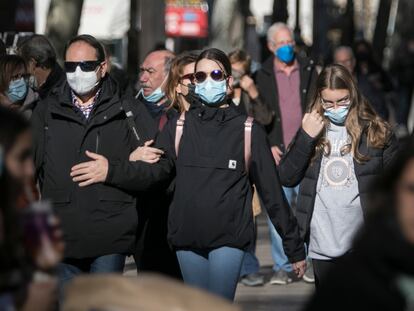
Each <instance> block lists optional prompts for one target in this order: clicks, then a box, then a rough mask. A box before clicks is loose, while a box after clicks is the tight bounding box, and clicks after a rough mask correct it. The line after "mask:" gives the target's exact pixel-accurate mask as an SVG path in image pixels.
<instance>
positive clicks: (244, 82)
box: [240, 75, 259, 99]
mask: <svg viewBox="0 0 414 311" xmlns="http://www.w3.org/2000/svg"><path fill="white" fill-rule="evenodd" d="M240 87H241V88H242V89H243V90H244V91H245V92H247V93H248V94H249V96H250V98H252V99H256V98H257V97H258V96H259V92H258V91H257V88H256V85H255V84H254V81H253V79H252V78H250V77H249V76H248V75H244V76H243V77H241V79H240Z"/></svg>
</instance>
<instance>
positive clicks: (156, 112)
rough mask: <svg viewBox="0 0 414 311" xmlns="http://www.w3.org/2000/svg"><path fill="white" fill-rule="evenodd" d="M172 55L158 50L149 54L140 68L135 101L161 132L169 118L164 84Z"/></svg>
mask: <svg viewBox="0 0 414 311" xmlns="http://www.w3.org/2000/svg"><path fill="white" fill-rule="evenodd" d="M173 58H174V53H172V52H171V51H168V50H158V51H153V52H151V53H149V54H148V55H147V56H146V57H145V59H144V62H143V63H142V65H141V66H140V74H139V83H140V90H139V92H138V94H137V99H138V100H139V101H140V102H142V103H143V104H144V105H145V107H147V109H148V111H149V112H150V114H151V116H152V117H153V118H154V120H155V121H156V123H157V124H158V128H159V129H160V130H161V129H162V128H163V127H164V125H165V124H166V123H167V121H168V119H169V118H170V117H171V116H170V115H169V114H170V113H171V112H168V113H167V110H168V107H169V101H168V100H167V98H166V96H165V90H164V89H165V82H166V80H167V77H168V71H169V70H170V64H171V61H172V60H173Z"/></svg>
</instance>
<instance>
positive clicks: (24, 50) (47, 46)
mask: <svg viewBox="0 0 414 311" xmlns="http://www.w3.org/2000/svg"><path fill="white" fill-rule="evenodd" d="M17 54H19V55H20V56H21V57H23V59H24V61H25V62H26V64H27V70H28V74H30V78H29V86H30V87H31V88H32V89H33V90H34V91H36V93H38V94H39V97H40V98H41V99H44V98H46V97H47V96H48V95H50V93H51V91H52V90H53V89H54V88H55V87H57V86H59V85H60V84H62V83H64V81H65V80H66V76H65V73H64V71H63V70H62V68H61V67H60V65H59V64H58V63H57V60H56V52H55V49H54V48H53V46H52V44H51V43H50V42H49V40H48V39H47V38H46V37H45V36H43V35H37V34H35V35H33V36H31V37H29V38H27V39H26V40H24V41H23V42H22V43H21V44H20V45H19V46H18V48H17Z"/></svg>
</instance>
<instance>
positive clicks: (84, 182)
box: [70, 151, 109, 187]
mask: <svg viewBox="0 0 414 311" xmlns="http://www.w3.org/2000/svg"><path fill="white" fill-rule="evenodd" d="M86 155H87V156H88V157H89V158H91V159H92V160H93V161H89V162H83V163H80V164H78V165H75V166H74V167H72V170H71V173H70V176H71V177H72V180H73V181H74V182H76V183H79V187H86V186H89V185H92V184H96V183H100V182H104V181H105V180H106V176H107V175H108V166H109V165H108V160H107V159H106V158H105V157H104V156H102V155H100V154H96V153H93V152H89V151H86Z"/></svg>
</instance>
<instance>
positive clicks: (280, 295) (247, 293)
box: [236, 216, 314, 311]
mask: <svg viewBox="0 0 414 311" xmlns="http://www.w3.org/2000/svg"><path fill="white" fill-rule="evenodd" d="M257 224H258V237H257V238H258V241H257V249H256V255H257V256H258V258H259V261H260V265H261V267H262V268H261V271H260V272H261V273H262V274H263V275H265V276H266V278H267V279H270V277H271V274H272V266H273V261H272V256H271V252H270V240H269V230H268V227H267V222H266V220H265V218H264V217H263V216H260V217H259V218H258V223H257ZM313 290H314V285H313V284H307V283H305V282H303V281H299V282H294V283H291V284H289V285H285V286H283V285H270V284H269V283H267V284H266V285H265V286H263V287H247V286H244V285H242V284H239V286H238V288H237V293H236V303H238V304H240V305H241V306H242V307H243V310H245V311H270V310H272V311H297V310H301V309H302V308H303V306H304V304H305V303H306V301H307V299H308V298H309V295H311V294H312V292H313Z"/></svg>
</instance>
